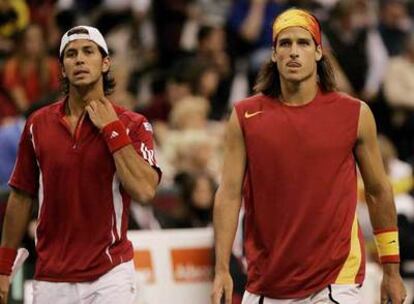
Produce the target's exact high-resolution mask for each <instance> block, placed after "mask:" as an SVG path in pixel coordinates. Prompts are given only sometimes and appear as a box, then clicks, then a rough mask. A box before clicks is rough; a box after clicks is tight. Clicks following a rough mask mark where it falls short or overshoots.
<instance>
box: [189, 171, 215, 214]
mask: <svg viewBox="0 0 414 304" xmlns="http://www.w3.org/2000/svg"><path fill="white" fill-rule="evenodd" d="M213 192H214V189H213V185H212V181H211V180H210V179H209V178H208V177H207V176H204V175H201V176H198V177H196V181H195V184H194V188H193V192H192V194H191V201H192V203H193V205H194V207H196V208H197V209H203V210H208V209H211V208H212V206H213V195H214V193H213Z"/></svg>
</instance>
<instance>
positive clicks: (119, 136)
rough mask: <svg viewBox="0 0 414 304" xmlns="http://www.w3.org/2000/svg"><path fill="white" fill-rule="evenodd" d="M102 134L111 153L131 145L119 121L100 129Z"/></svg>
mask: <svg viewBox="0 0 414 304" xmlns="http://www.w3.org/2000/svg"><path fill="white" fill-rule="evenodd" d="M102 134H103V136H104V138H105V142H106V144H107V145H108V148H109V150H110V151H111V153H115V152H116V151H118V150H119V149H122V148H123V147H125V146H127V145H129V144H131V139H130V138H129V136H128V134H127V130H126V128H125V126H124V124H123V123H122V122H121V121H120V120H115V121H112V122H110V123H108V124H106V125H105V126H104V127H103V128H102Z"/></svg>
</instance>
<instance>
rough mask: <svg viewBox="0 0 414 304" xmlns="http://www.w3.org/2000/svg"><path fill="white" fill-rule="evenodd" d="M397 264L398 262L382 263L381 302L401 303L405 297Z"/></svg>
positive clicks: (388, 303)
mask: <svg viewBox="0 0 414 304" xmlns="http://www.w3.org/2000/svg"><path fill="white" fill-rule="evenodd" d="M398 266H399V264H389V265H384V276H383V278H382V284H381V304H402V303H404V301H405V298H406V297H407V292H406V290H405V287H404V283H403V280H402V278H401V276H400V273H399V271H398Z"/></svg>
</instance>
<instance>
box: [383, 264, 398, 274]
mask: <svg viewBox="0 0 414 304" xmlns="http://www.w3.org/2000/svg"><path fill="white" fill-rule="evenodd" d="M382 271H383V273H384V275H387V276H391V277H392V276H399V275H400V264H399V263H385V264H383V265H382Z"/></svg>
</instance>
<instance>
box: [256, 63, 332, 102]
mask: <svg viewBox="0 0 414 304" xmlns="http://www.w3.org/2000/svg"><path fill="white" fill-rule="evenodd" d="M316 67H317V74H318V83H319V87H320V88H321V90H322V91H323V92H332V91H335V90H336V82H335V76H334V71H333V68H332V64H331V62H330V61H329V59H328V58H327V57H326V55H323V56H322V58H321V60H319V61H318V62H317V64H316ZM253 90H254V92H255V93H262V94H264V95H267V96H270V97H274V98H277V97H279V96H280V95H281V93H282V91H281V87H280V74H279V70H278V68H277V64H276V62H273V61H272V60H269V62H267V63H265V64H264V65H263V66H262V68H261V69H260V71H259V74H258V76H257V80H256V84H255V86H254V88H253Z"/></svg>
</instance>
